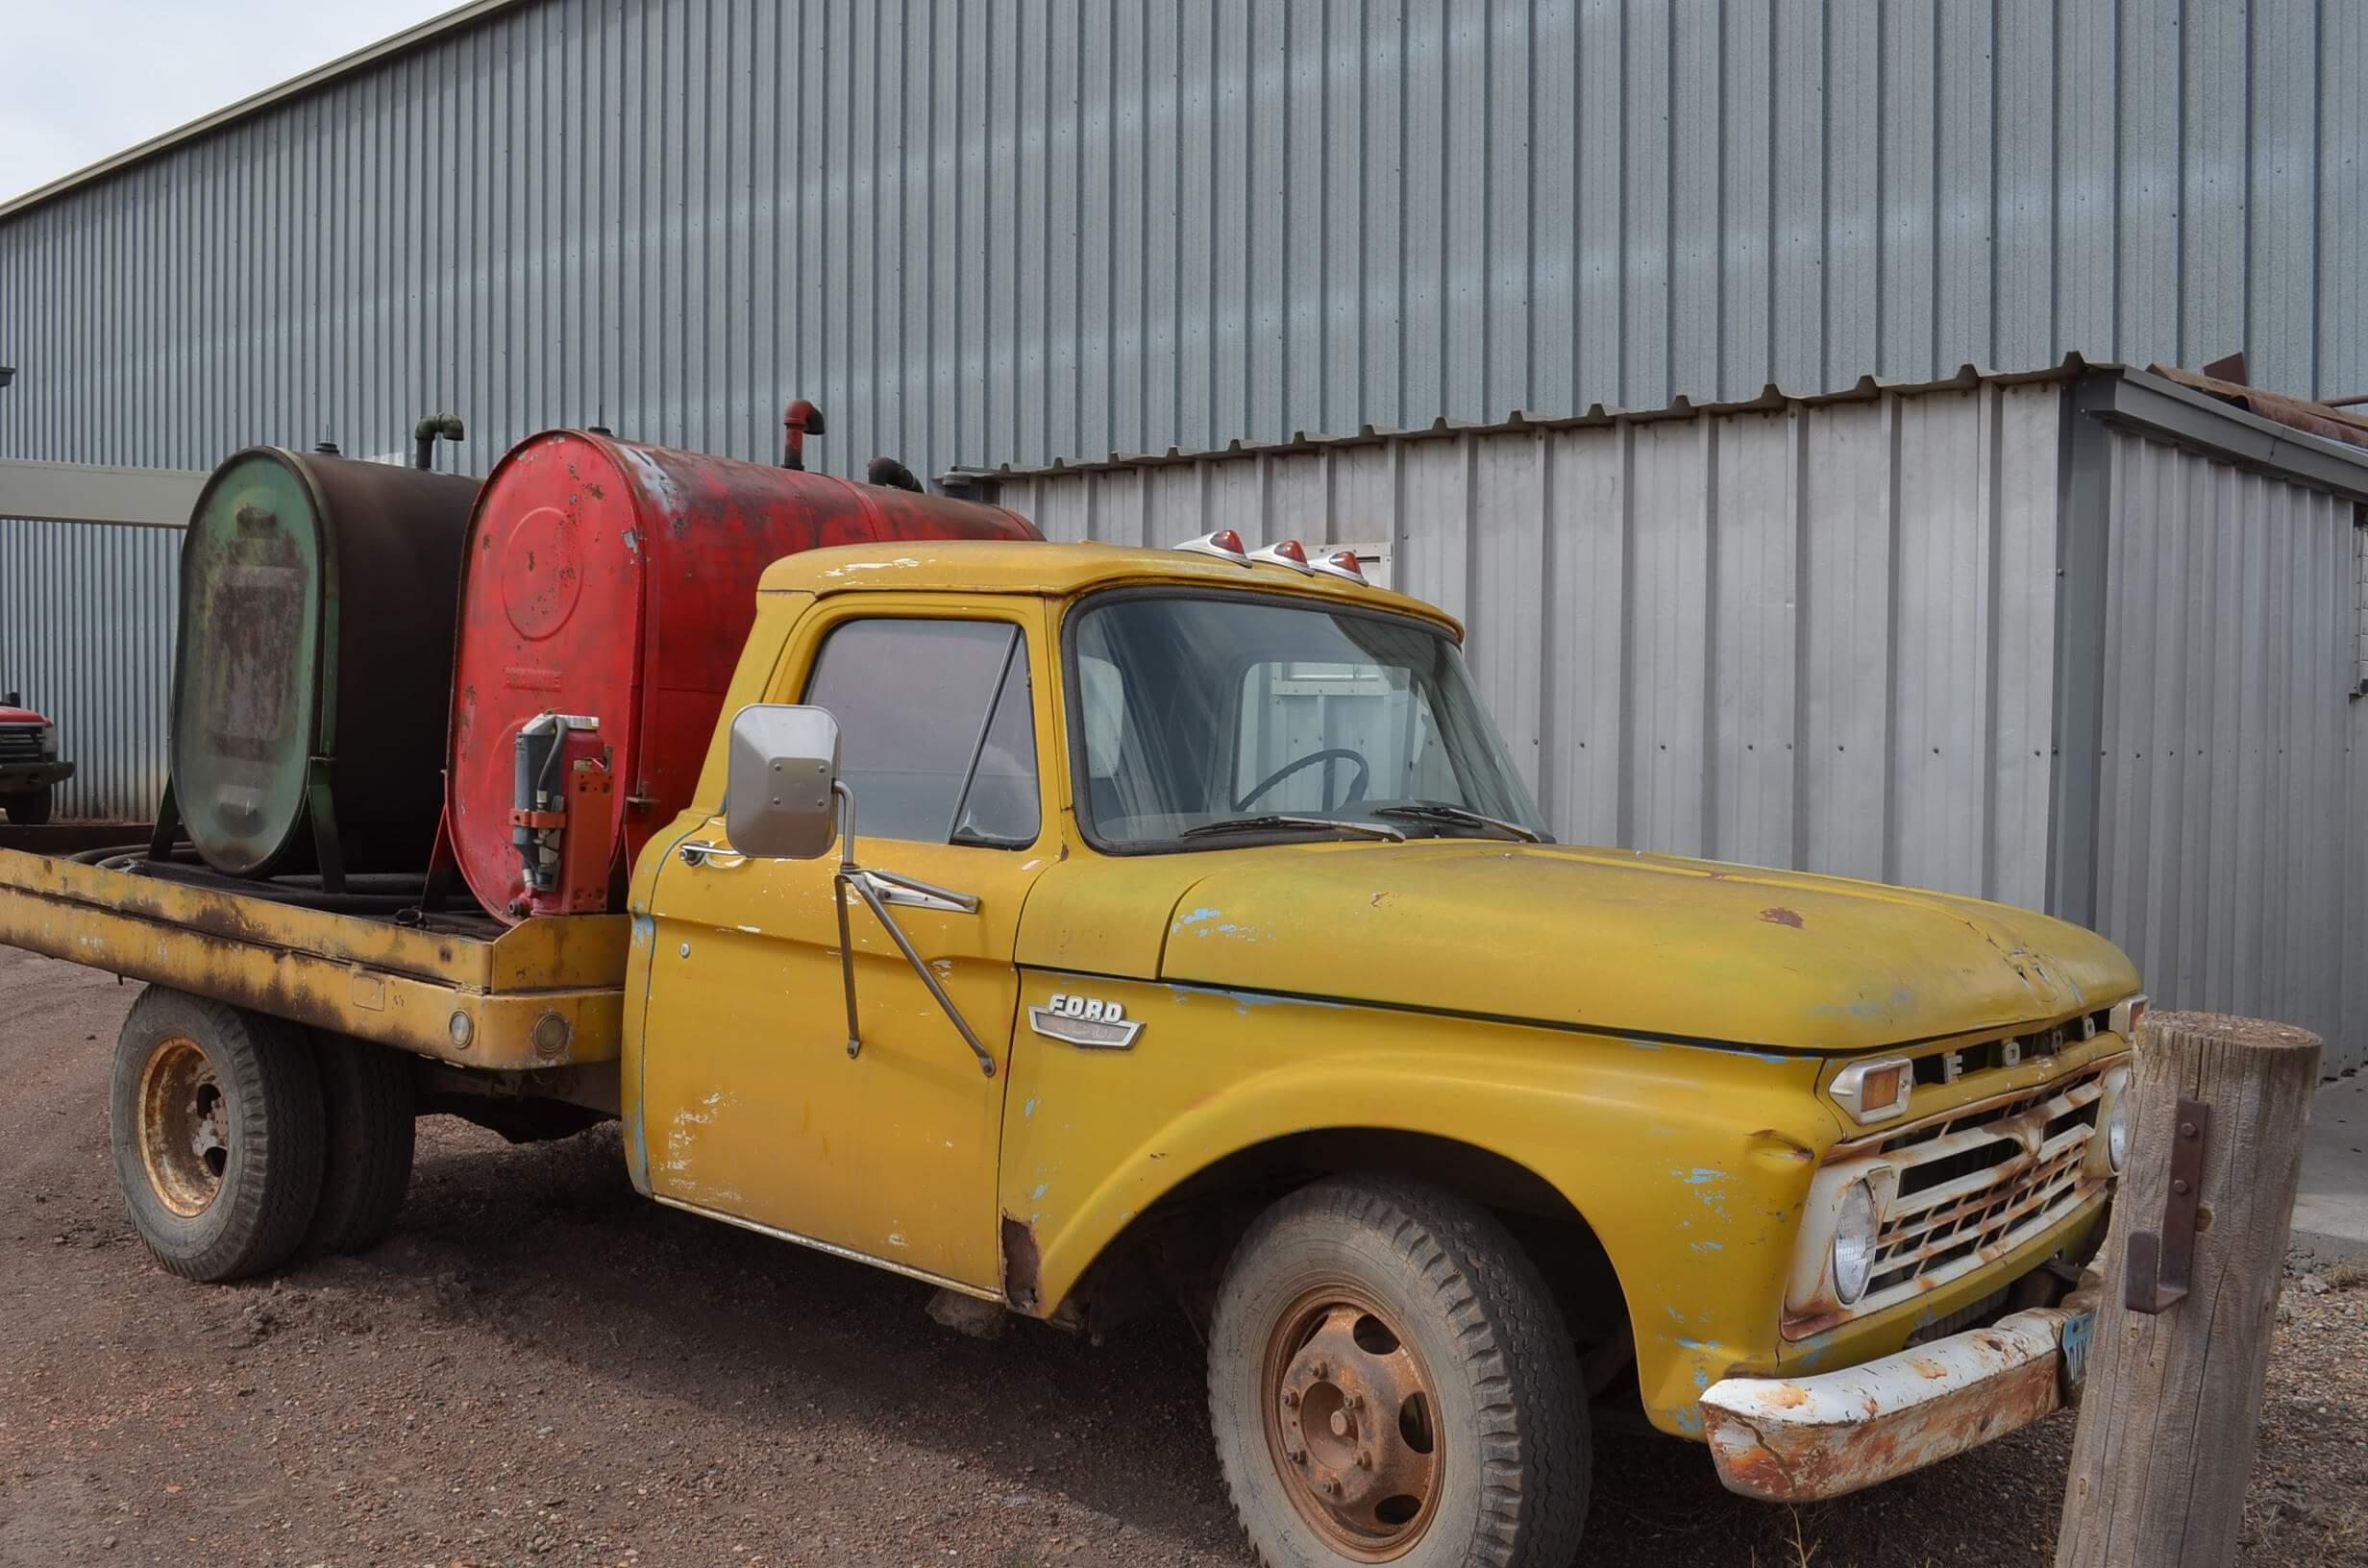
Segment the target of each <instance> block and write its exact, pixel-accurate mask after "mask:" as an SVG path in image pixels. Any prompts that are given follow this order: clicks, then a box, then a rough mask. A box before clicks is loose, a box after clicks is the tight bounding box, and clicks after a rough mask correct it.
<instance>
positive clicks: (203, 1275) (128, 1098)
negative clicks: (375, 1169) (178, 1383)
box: [109, 986, 321, 1282]
mask: <svg viewBox="0 0 2368 1568" xmlns="http://www.w3.org/2000/svg"><path fill="white" fill-rule="evenodd" d="M109 1132H110V1136H111V1142H112V1144H113V1148H114V1156H115V1181H116V1184H117V1186H119V1187H120V1188H122V1190H123V1197H124V1203H125V1205H126V1207H128V1208H129V1209H130V1210H131V1212H132V1226H133V1229H135V1230H136V1231H137V1232H138V1233H139V1238H140V1239H141V1240H142V1241H144V1242H146V1243H147V1245H148V1250H149V1251H150V1252H151V1253H152V1254H154V1255H155V1257H156V1261H157V1262H158V1263H160V1264H161V1265H162V1266H163V1267H164V1268H165V1269H167V1270H169V1271H170V1272H172V1273H175V1274H178V1275H180V1276H181V1277H182V1278H184V1279H189V1280H204V1281H208V1282H214V1281H221V1280H236V1279H244V1278H246V1277H247V1276H249V1275H252V1274H260V1273H262V1272H264V1271H265V1270H267V1269H272V1268H276V1267H278V1266H279V1265H280V1264H281V1263H282V1262H285V1261H286V1260H287V1257H288V1255H289V1254H290V1253H292V1252H294V1251H295V1250H296V1246H297V1243H299V1242H300V1241H302V1240H303V1239H304V1236H305V1228H306V1226H307V1225H308V1224H309V1223H310V1222H311V1219H312V1211H313V1209H314V1207H315V1205H316V1204H317V1202H318V1200H319V1198H320V1191H321V1085H320V1078H319V1075H318V1074H317V1073H316V1071H315V1070H314V1068H313V1065H312V1054H311V1050H310V1041H308V1039H307V1038H306V1035H305V1032H304V1031H303V1030H301V1029H299V1028H297V1027H296V1026H295V1025H293V1024H288V1023H284V1022H282V1021H281V1020H279V1019H277V1018H272V1017H264V1016H263V1015H261V1014H259V1013H249V1012H245V1011H243V1010H241V1009H239V1008H235V1007H231V1006H229V1005H228V1004H226V1003H223V1002H216V1001H210V1000H207V999H206V998H204V997H199V996H192V995H189V994H188V993H187V992H179V991H173V990H170V989H168V988H166V987H163V986H150V987H149V988H148V989H147V990H146V991H144V992H141V993H140V997H139V1000H137V1001H136V1002H134V1003H133V1004H132V1011H131V1014H130V1016H129V1017H126V1018H125V1019H124V1020H123V1032H122V1033H121V1034H120V1035H118V1036H117V1037H116V1041H115V1065H114V1075H113V1083H112V1085H111V1094H110V1115H109Z"/></svg>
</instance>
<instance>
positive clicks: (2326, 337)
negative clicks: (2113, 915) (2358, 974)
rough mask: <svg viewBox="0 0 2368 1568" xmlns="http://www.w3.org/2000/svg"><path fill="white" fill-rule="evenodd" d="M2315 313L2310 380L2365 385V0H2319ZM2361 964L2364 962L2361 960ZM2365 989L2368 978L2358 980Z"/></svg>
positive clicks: (2340, 392) (2329, 392)
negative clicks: (2361, 274) (2353, 278)
mask: <svg viewBox="0 0 2368 1568" xmlns="http://www.w3.org/2000/svg"><path fill="white" fill-rule="evenodd" d="M2318 25H2319V81H2318V93H2317V101H2318V106H2319V123H2318V133H2317V135H2316V136H2315V137H2314V138H2313V139H2312V145H2313V146H2314V147H2316V149H2317V150H2318V161H2319V194H2318V203H2317V205H2316V207H2315V208H2313V213H2314V215H2315V218H2316V228H2317V231H2318V255H2319V269H2318V278H2319V293H2318V302H2319V314H2318V326H2317V329H2316V331H2313V332H2312V334H2311V339H2310V341H2311V348H2312V351H2313V353H2314V355H2316V362H2315V364H2314V365H2313V367H2312V370H2311V375H2310V384H2311V385H2312V386H2313V387H2314V388H2315V389H2316V392H2317V395H2318V396H2321V397H2331V398H2332V397H2345V396H2349V395H2353V394H2356V393H2358V392H2361V391H2368V288H2360V287H2358V286H2357V285H2356V282H2354V283H2352V284H2350V285H2348V286H2347V284H2346V283H2345V282H2344V280H2345V279H2346V278H2347V276H2348V275H2349V274H2348V269H2349V268H2351V267H2353V266H2355V265H2356V263H2357V262H2358V259H2359V257H2362V256H2368V200H2363V199H2362V198H2361V195H2360V193H2361V192H2362V191H2363V190H2368V93H2362V92H2360V91H2359V90H2358V85H2359V84H2360V83H2361V82H2363V81H2368V6H2358V5H2350V4H2347V3H2345V0H2319V7H2318ZM2362 968H2368V966H2362ZM2361 984H2362V986H2363V992H2362V993H2363V995H2368V980H2363V981H2362V982H2361Z"/></svg>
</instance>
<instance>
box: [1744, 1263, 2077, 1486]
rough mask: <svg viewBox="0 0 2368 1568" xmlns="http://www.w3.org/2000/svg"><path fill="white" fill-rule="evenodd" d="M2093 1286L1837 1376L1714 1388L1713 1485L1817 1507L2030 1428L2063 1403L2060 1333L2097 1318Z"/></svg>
mask: <svg viewBox="0 0 2368 1568" xmlns="http://www.w3.org/2000/svg"><path fill="white" fill-rule="evenodd" d="M2094 1279H2095V1276H2094V1275H2091V1276H2089V1279H2088V1280H2086V1281H2084V1282H2083V1286H2082V1288H2081V1289H2079V1290H2076V1291H2074V1292H2073V1293H2072V1294H2071V1295H2069V1296H2067V1297H2065V1298H2064V1300H2063V1302H2062V1304H2061V1305H2060V1306H2056V1307H2048V1308H2042V1309H2038V1310H2035V1311H2020V1312H2013V1313H2010V1314H2009V1315H2008V1316H2006V1317H2003V1318H2001V1319H1999V1320H1998V1321H1997V1322H1996V1323H1994V1324H1992V1325H1991V1326H1990V1327H1988V1328H1986V1329H1969V1330H1967V1331H1966V1332H1965V1333H1963V1334H1954V1335H1949V1336H1948V1337H1947V1338H1945V1339H1936V1340H1934V1341H1933V1342H1932V1343H1930V1344H1925V1345H1915V1346H1912V1347H1910V1348H1909V1349H1907V1350H1903V1351H1901V1352H1900V1353H1899V1354H1897V1355H1896V1356H1885V1357H1882V1358H1881V1359H1879V1360H1872V1361H1866V1362H1863V1363H1862V1364H1860V1365H1858V1366H1851V1367H1844V1368H1843V1369H1841V1370H1840V1371H1838V1372H1826V1373H1820V1374H1819V1375H1817V1376H1815V1377H1808V1378H1728V1379H1726V1380H1724V1381H1723V1382H1719V1383H1714V1384H1711V1386H1710V1388H1709V1389H1708V1390H1707V1391H1706V1392H1705V1393H1704V1394H1703V1395H1702V1417H1703V1425H1704V1429H1705V1432H1706V1434H1707V1435H1708V1437H1709V1439H1710V1445H1711V1458H1712V1460H1713V1462H1714V1463H1715V1464H1716V1465H1717V1467H1718V1479H1719V1480H1720V1481H1721V1482H1724V1483H1725V1484H1726V1487H1727V1489H1728V1490H1729V1491H1733V1492H1740V1493H1741V1494H1743V1495H1744V1496H1745V1497H1756V1498H1761V1499H1764V1500H1765V1501H1767V1502H1771V1503H1809V1502H1814V1501H1816V1500H1818V1499H1821V1498H1828V1497H1840V1496H1841V1495H1843V1494H1844V1493H1846V1492H1855V1491H1857V1490H1859V1489H1860V1488H1862V1487H1865V1486H1872V1485H1874V1484H1876V1483H1877V1482H1885V1481H1889V1480H1891V1479H1892V1478H1893V1477H1896V1476H1904V1475H1906V1474H1907V1473H1908V1472H1910V1471H1911V1470H1920V1469H1922V1468H1923V1467H1924V1466H1925V1465H1928V1464H1931V1463H1933V1462H1934V1461H1935V1460H1936V1459H1945V1458H1949V1457H1951V1456H1952V1455H1957V1454H1962V1453H1964V1452H1965V1451H1966V1450H1967V1449H1971V1448H1975V1447H1978V1446H1980V1445H1981V1444H1983V1443H1986V1442H1988V1441H1989V1440H1990V1439H1991V1438H1993V1437H1999V1436H2003V1435H2004V1434H2006V1433H2010V1432H2012V1431H2013V1430H2014V1429H2015V1428H2017V1427H2025V1426H2029V1425H2030V1424H2031V1423H2032V1422H2034V1421H2036V1420H2038V1419H2039V1418H2040V1417H2041V1416H2043V1415H2046V1414H2048V1413H2049V1412H2051V1411H2053V1410H2056V1409H2060V1408H2061V1407H2062V1406H2063V1405H2064V1404H2065V1403H2066V1401H2065V1397H2064V1396H2065V1390H2064V1386H2063V1381H2064V1380H2063V1375H2062V1369H2063V1331H2064V1325H2065V1324H2067V1323H2069V1322H2071V1321H2072V1320H2073V1319H2074V1318H2076V1317H2079V1316H2081V1315H2082V1314H2083V1313H2084V1312H2088V1311H2093V1310H2094V1309H2095V1307H2096V1304H2097V1291H2096V1288H2095V1286H2094V1284H2093V1281H2094Z"/></svg>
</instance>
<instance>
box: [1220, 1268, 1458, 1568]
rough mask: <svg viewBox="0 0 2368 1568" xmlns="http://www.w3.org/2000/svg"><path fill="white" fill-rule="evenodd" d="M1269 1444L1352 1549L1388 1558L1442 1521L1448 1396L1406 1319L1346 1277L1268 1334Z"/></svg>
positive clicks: (1300, 1498) (1307, 1299)
mask: <svg viewBox="0 0 2368 1568" xmlns="http://www.w3.org/2000/svg"><path fill="white" fill-rule="evenodd" d="M1261 1389H1262V1392H1263V1394H1264V1398H1265V1405H1266V1427H1267V1443H1268V1447H1269V1449H1270V1452H1271V1455H1272V1458H1273V1460H1274V1468H1275V1472H1276V1474H1277V1475H1279V1476H1280V1477H1281V1479H1282V1484H1283V1490H1284V1492H1285V1493H1286V1494H1287V1495H1288V1496H1289V1497H1290V1498H1291V1501H1292V1505H1293V1506H1294V1507H1296V1508H1297V1509H1298V1511H1299V1513H1300V1516H1301V1517H1303V1518H1304V1519H1306V1520H1307V1522H1308V1523H1309V1524H1310V1525H1312V1526H1314V1527H1315V1528H1316V1529H1317V1531H1320V1533H1321V1534H1322V1535H1323V1537H1324V1539H1325V1540H1326V1541H1327V1542H1328V1543H1329V1544H1330V1545H1331V1546H1332V1547H1333V1548H1334V1550H1336V1551H1338V1552H1340V1553H1341V1554H1342V1555H1343V1556H1347V1557H1349V1558H1351V1559H1353V1560H1355V1561H1358V1562H1388V1561H1391V1560H1392V1559H1394V1558H1395V1557H1398V1556H1403V1555H1405V1554H1406V1553H1407V1552H1409V1551H1411V1550H1413V1548H1414V1545H1415V1543H1416V1542H1417V1541H1419V1540H1420V1539H1421V1538H1422V1533H1423V1531H1426V1530H1428V1529H1429V1528H1430V1523H1431V1516H1432V1514H1433V1513H1434V1511H1436V1510H1435V1504H1436V1502H1437V1500H1438V1496H1439V1482H1440V1469H1441V1460H1442V1458H1443V1456H1442V1455H1441V1454H1440V1452H1439V1444H1438V1435H1437V1433H1438V1429H1437V1425H1436V1423H1437V1420H1438V1409H1439V1402H1438V1397H1437V1395H1436V1394H1435V1392H1434V1391H1433V1388H1432V1384H1431V1380H1430V1375H1429V1373H1428V1372H1427V1371H1426V1370H1425V1369H1424V1367H1423V1365H1422V1361H1421V1359H1420V1358H1419V1357H1418V1356H1417V1355H1416V1354H1415V1351H1414V1347H1413V1346H1411V1345H1409V1344H1408V1343H1407V1342H1406V1339H1405V1336H1404V1335H1402V1334H1401V1333H1400V1332H1399V1330H1398V1326H1397V1324H1396V1323H1394V1321H1392V1320H1391V1318H1390V1316H1389V1315H1388V1314H1387V1313H1385V1312H1384V1311H1382V1310H1381V1308H1380V1306H1379V1305H1378V1304H1377V1303H1376V1302H1375V1301H1374V1300H1373V1299H1372V1297H1371V1296H1370V1295H1369V1294H1368V1293H1367V1292H1366V1291H1365V1290H1364V1289H1363V1288H1362V1287H1361V1286H1356V1285H1354V1284H1352V1283H1350V1282H1348V1281H1345V1280H1343V1281H1338V1282H1335V1283H1332V1284H1328V1285H1324V1286H1319V1287H1317V1288H1315V1289H1313V1290H1310V1291H1308V1292H1307V1293H1306V1294H1304V1295H1302V1296H1301V1297H1300V1298H1299V1300H1298V1301H1297V1302H1296V1303H1295V1304H1294V1305H1293V1306H1292V1308H1291V1310H1290V1311H1286V1312H1284V1313H1283V1314H1282V1315H1281V1316H1280V1317H1279V1318H1278V1319H1277V1320H1276V1323H1275V1329H1274V1333H1273V1335H1271V1336H1270V1338H1269V1340H1268V1342H1267V1354H1266V1360H1265V1371H1264V1376H1263V1378H1262V1379H1261Z"/></svg>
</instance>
